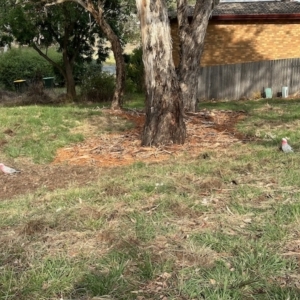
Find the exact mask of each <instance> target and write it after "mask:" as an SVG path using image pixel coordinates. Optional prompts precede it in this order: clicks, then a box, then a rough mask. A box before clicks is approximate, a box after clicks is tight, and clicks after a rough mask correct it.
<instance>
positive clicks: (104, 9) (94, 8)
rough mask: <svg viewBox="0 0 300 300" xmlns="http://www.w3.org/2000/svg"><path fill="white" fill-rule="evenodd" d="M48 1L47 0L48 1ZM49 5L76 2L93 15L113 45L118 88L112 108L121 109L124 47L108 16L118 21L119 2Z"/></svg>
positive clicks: (99, 0) (61, 0) (58, 0)
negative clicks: (112, 16)
mask: <svg viewBox="0 0 300 300" xmlns="http://www.w3.org/2000/svg"><path fill="white" fill-rule="evenodd" d="M46 1H47V0H46ZM47 2H49V3H48V4H47V5H51V6H52V5H53V4H60V3H65V2H74V3H77V4H79V5H80V6H82V7H83V8H84V9H85V10H87V11H88V12H90V13H91V15H92V16H93V18H94V19H95V20H96V22H97V24H98V25H99V27H100V28H101V30H102V32H103V33H104V35H105V36H106V38H107V39H108V40H109V42H110V43H111V47H112V51H113V54H114V58H115V61H116V88H115V92H114V96H113V101H112V105H111V108H112V109H119V108H120V107H121V106H122V103H123V96H124V90H125V62H124V57H123V47H122V44H121V41H120V38H119V37H118V35H117V33H116V31H115V30H114V28H112V26H111V25H110V24H109V22H108V16H111V14H113V15H114V16H115V18H116V19H118V17H119V15H120V14H121V10H120V9H119V8H117V5H116V4H118V3H120V1H119V0H110V1H105V0H97V1H94V0H54V1H52V0H49V1H47Z"/></svg>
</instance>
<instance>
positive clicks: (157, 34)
mask: <svg viewBox="0 0 300 300" xmlns="http://www.w3.org/2000/svg"><path fill="white" fill-rule="evenodd" d="M188 4H189V1H188V0H177V18H178V25H179V26H178V27H179V36H180V44H181V45H180V65H179V68H178V72H177V74H176V73H175V70H174V64H173V58H172V45H171V37H170V24H169V20H168V15H167V8H166V0H136V5H137V9H138V12H139V18H140V25H141V35H142V45H143V61H144V67H145V78H146V89H147V95H146V122H145V126H144V131H143V135H142V144H143V145H152V144H154V145H159V144H167V143H183V142H184V140H185V133H186V129H185V125H184V122H183V105H184V109H185V110H188V111H195V110H196V108H197V98H196V91H197V86H198V70H199V65H200V58H201V54H202V52H203V48H204V38H205V33H206V30H207V26H208V21H209V17H210V15H211V13H212V9H213V0H197V1H196V4H195V7H194V13H193V17H192V19H191V20H190V16H189V12H188V11H189V7H188ZM179 87H180V88H179Z"/></svg>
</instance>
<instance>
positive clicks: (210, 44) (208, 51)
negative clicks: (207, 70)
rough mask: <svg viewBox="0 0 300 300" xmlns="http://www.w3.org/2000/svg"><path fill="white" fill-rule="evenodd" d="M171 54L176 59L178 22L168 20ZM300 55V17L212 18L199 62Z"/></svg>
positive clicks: (239, 60) (251, 59)
mask: <svg viewBox="0 0 300 300" xmlns="http://www.w3.org/2000/svg"><path fill="white" fill-rule="evenodd" d="M171 33H172V37H173V56H174V61H175V65H176V66H177V65H178V62H179V54H178V48H179V46H178V45H179V39H178V35H177V24H176V23H173V22H172V23H171ZM296 57H300V21H293V22H287V21H280V22H279V21H277V22H276V21H275V22H273V23H271V22H270V21H269V22H262V21H260V22H258V21H256V22H254V21H245V22H234V21H231V22H226V23H224V22H223V24H222V23H217V22H211V23H210V24H209V26H208V29H207V32H206V37H205V45H204V51H203V55H202V60H201V65H202V66H208V65H220V64H235V63H243V62H252V61H260V60H273V59H284V58H296Z"/></svg>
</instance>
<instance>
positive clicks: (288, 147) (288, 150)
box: [281, 138, 294, 153]
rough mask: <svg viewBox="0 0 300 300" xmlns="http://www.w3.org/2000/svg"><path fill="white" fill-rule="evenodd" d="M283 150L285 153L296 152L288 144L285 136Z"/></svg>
mask: <svg viewBox="0 0 300 300" xmlns="http://www.w3.org/2000/svg"><path fill="white" fill-rule="evenodd" d="M281 150H282V151H283V152H284V153H291V152H294V151H293V149H292V147H291V146H290V145H289V144H288V142H287V139H285V138H283V139H282V140H281Z"/></svg>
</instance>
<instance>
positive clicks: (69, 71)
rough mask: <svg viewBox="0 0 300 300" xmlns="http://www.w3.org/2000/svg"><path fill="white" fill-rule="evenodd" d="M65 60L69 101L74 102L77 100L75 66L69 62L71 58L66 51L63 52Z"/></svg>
mask: <svg viewBox="0 0 300 300" xmlns="http://www.w3.org/2000/svg"><path fill="white" fill-rule="evenodd" d="M63 60H64V66H65V72H64V78H65V81H66V87H67V99H68V100H74V99H75V98H76V88H75V80H74V76H73V65H72V64H71V62H70V61H69V58H68V56H67V54H66V53H65V51H64V52H63Z"/></svg>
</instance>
